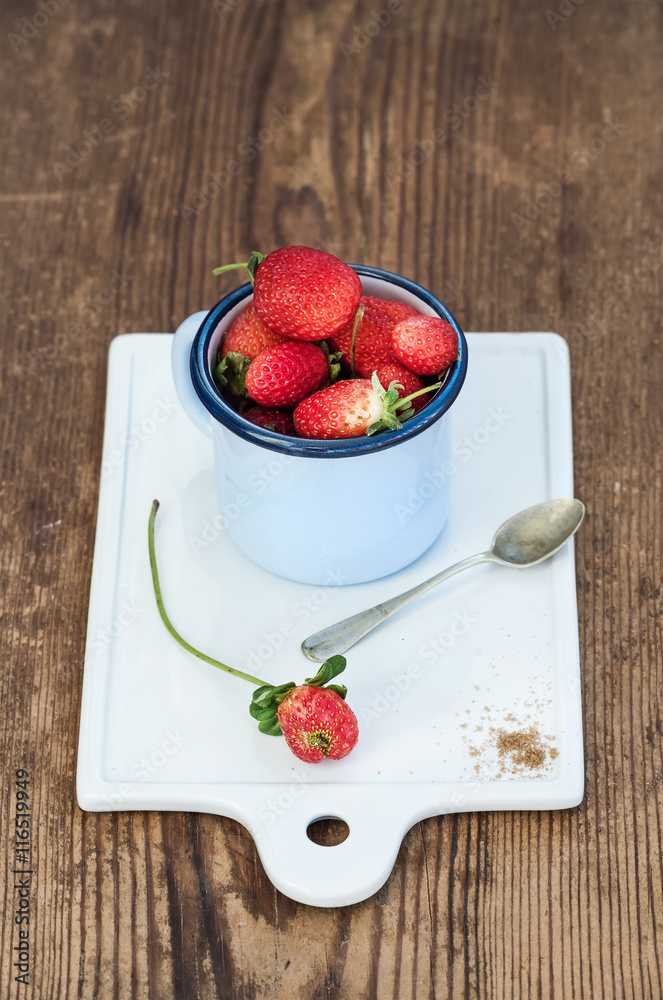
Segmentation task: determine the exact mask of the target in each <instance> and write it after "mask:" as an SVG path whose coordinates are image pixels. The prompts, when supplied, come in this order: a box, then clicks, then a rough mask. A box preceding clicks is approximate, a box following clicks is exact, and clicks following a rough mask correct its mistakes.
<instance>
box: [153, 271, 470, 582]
mask: <svg viewBox="0 0 663 1000" xmlns="http://www.w3.org/2000/svg"><path fill="white" fill-rule="evenodd" d="M353 266H354V265H353ZM354 270H355V271H356V272H357V274H358V275H359V277H360V279H361V283H362V286H363V291H364V294H366V295H376V296H379V297H380V298H383V299H396V300H398V301H400V302H406V303H407V304H408V305H410V306H413V307H414V308H415V309H417V310H418V311H419V312H421V313H423V314H424V315H427V316H441V317H442V318H443V319H445V320H446V321H447V322H448V323H450V324H451V325H452V326H453V327H454V329H455V330H456V332H457V333H458V341H459V354H458V358H457V360H456V361H455V362H454V363H453V364H452V365H451V366H450V368H449V369H448V370H447V372H446V373H445V379H444V384H443V386H442V388H441V389H439V390H438V391H437V392H436V393H435V395H434V396H433V398H432V399H431V401H430V402H429V403H428V405H427V406H425V407H424V409H422V410H420V411H419V412H418V413H416V414H415V415H414V416H413V417H411V418H410V419H409V420H406V421H405V422H404V424H403V426H402V427H401V429H400V430H396V431H386V432H380V433H378V434H375V435H374V436H372V437H360V438H350V439H347V440H338V441H317V440H308V439H305V438H296V437H290V436H286V435H284V434H278V433H276V432H275V431H270V430H267V429H266V428H263V427H258V426H257V425H255V424H252V423H250V422H249V421H248V420H244V418H243V417H241V416H240V415H239V414H238V413H236V412H235V410H233V409H232V407H231V406H230V405H229V404H228V403H227V402H226V401H225V400H224V398H223V396H222V395H221V394H220V392H219V390H218V388H217V387H216V385H215V382H214V379H213V376H212V372H213V371H214V368H215V365H216V359H217V352H218V348H219V344H220V342H221V340H222V338H223V335H224V333H225V331H226V330H227V329H228V328H229V327H230V325H231V324H232V322H233V320H234V319H235V317H236V316H237V315H238V314H239V313H240V312H241V311H242V310H243V309H244V308H245V307H246V306H247V305H248V303H249V302H250V301H251V299H252V294H253V289H252V286H251V285H250V284H246V285H242V287H241V288H237V289H236V290H235V291H233V292H231V293H230V294H229V295H226V296H225V297H224V298H223V299H221V301H220V302H218V303H217V304H216V305H215V306H214V308H213V309H211V310H210V312H208V313H202V312H201V313H196V314H194V315H193V316H189V318H188V319H186V320H185V321H184V322H183V323H182V324H181V326H180V327H179V328H178V330H177V331H176V333H175V337H174V340H173V352H172V365H173V377H174V380H175V387H176V389H177V394H178V396H179V399H180V402H181V403H182V406H183V407H184V409H185V411H186V412H187V414H188V415H189V417H190V418H191V420H192V421H193V422H194V423H195V424H196V426H197V427H198V428H199V429H200V430H201V431H202V432H203V433H204V434H206V435H207V436H208V437H209V438H211V441H212V448H213V453H214V467H215V476H216V483H217V492H218V499H219V503H220V505H221V510H228V509H231V510H233V511H235V512H237V516H235V517H233V519H232V520H230V521H229V523H228V525H227V528H226V531H227V532H228V535H229V536H230V538H231V539H232V541H233V542H234V543H235V545H236V546H237V548H238V549H240V551H241V552H243V553H244V555H246V556H248V557H249V558H250V559H252V560H253V561H254V562H255V563H257V564H258V565H259V566H262V567H263V568H264V569H267V570H269V571H270V572H272V573H276V574H277V575H278V576H282V577H286V578H287V579H289V580H297V581H300V582H303V583H311V584H317V585H320V584H323V585H326V586H330V585H337V584H338V585H346V584H354V583H365V582H367V581H369V580H376V579H378V578H379V577H383V576H387V575H388V574H389V573H394V572H396V571H397V570H399V569H403V567H405V566H407V565H409V563H411V562H413V561H414V560H415V559H417V558H418V557H419V556H420V555H421V554H422V553H423V552H425V551H426V549H428V548H429V547H430V546H431V545H432V544H433V542H434V541H435V539H436V538H437V537H438V535H439V534H440V532H441V531H442V529H443V528H444V525H445V522H446V520H447V517H448V513H449V488H450V472H451V467H452V463H451V435H450V414H449V412H448V411H449V408H450V407H451V405H452V403H453V402H454V400H455V399H456V398H457V396H458V393H459V392H460V390H461V387H462V385H463V382H464V380H465V374H466V371H467V342H466V340H465V336H464V334H463V331H462V330H461V329H460V327H459V325H458V323H457V322H456V320H455V319H454V317H453V316H452V315H451V313H450V312H449V310H448V309H447V308H446V306H444V305H443V304H442V302H440V301H439V300H438V299H437V298H435V296H434V295H432V294H431V292H429V291H427V290H426V289H425V288H422V287H421V286H420V285H417V284H415V283H414V282H413V281H409V280H408V279H407V278H403V277H400V276H399V275H397V274H391V273H390V272H388V271H381V270H378V269H377V268H373V267H364V266H363V265H356V266H354ZM230 505H232V506H230ZM226 520H229V519H226Z"/></svg>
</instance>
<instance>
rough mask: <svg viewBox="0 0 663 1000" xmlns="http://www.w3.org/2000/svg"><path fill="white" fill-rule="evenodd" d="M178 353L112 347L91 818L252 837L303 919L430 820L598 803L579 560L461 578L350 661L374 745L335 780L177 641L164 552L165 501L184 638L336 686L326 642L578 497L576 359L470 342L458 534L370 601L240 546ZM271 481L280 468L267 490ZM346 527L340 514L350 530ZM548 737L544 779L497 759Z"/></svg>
mask: <svg viewBox="0 0 663 1000" xmlns="http://www.w3.org/2000/svg"><path fill="white" fill-rule="evenodd" d="M171 341H172V337H171V335H169V334H130V335H127V336H123V337H118V338H116V339H115V340H114V341H113V344H112V346H111V351H110V363H109V374H108V398H107V408H106V431H105V438H104V453H103V464H102V475H101V492H100V496H99V513H98V523H97V536H96V547H95V555H94V566H93V574H92V585H91V593H90V610H89V621H88V642H87V650H86V658H85V671H84V682H83V704H82V714H81V730H80V743H79V757H78V801H79V803H80V805H81V807H82V808H83V809H90V810H113V809H160V810H186V811H198V812H209V813H216V814H219V815H224V816H231V817H233V818H235V819H236V820H238V821H239V822H241V823H243V824H244V825H245V826H246V827H247V828H248V829H249V830H250V831H251V833H252V835H253V836H254V837H255V840H256V843H257V846H258V850H259V852H260V857H261V860H262V862H263V865H264V867H265V870H266V872H267V874H268V876H269V878H270V879H271V880H272V882H273V883H274V885H276V886H277V888H279V889H280V890H281V891H282V892H284V893H286V895H288V896H291V897H292V898H293V899H296V900H299V901H301V902H304V903H308V904H312V905H317V906H342V905H346V904H349V903H355V902H358V901H359V900H361V899H364V898H366V897H367V896H369V895H371V894H372V893H374V892H375V891H376V890H377V889H378V888H379V887H380V886H381V885H382V884H383V883H384V881H385V880H386V879H387V877H388V876H389V873H390V871H391V869H392V866H393V864H394V860H395V858H396V854H397V852H398V849H399V846H400V844H401V841H402V838H403V836H404V835H405V833H406V832H407V830H408V829H409V828H410V827H411V826H412V825H413V824H414V823H415V822H417V821H418V820H420V819H423V818H425V817H427V816H435V815H439V814H443V813H450V812H461V811H463V812H465V811H470V810H486V809H561V808H566V807H570V806H574V805H577V804H578V803H579V802H580V800H581V798H582V795H583V753H582V733H581V704H580V675H579V655H578V626H577V613H576V589H575V575H574V562H573V547H572V543H570V544H569V545H567V546H566V547H565V548H564V549H562V550H561V551H560V552H559V553H558V554H557V555H555V556H554V557H553V558H552V559H551V560H549V561H548V562H546V563H543V564H541V565H539V566H536V567H534V568H532V569H527V570H511V569H505V568H501V567H497V566H494V565H484V566H480V567H478V568H475V569H471V570H469V571H467V572H465V573H463V574H461V575H460V576H457V577H454V578H453V579H452V580H449V581H448V582H446V583H444V584H442V585H441V586H440V587H438V588H436V589H434V590H433V591H431V592H430V593H429V594H427V595H425V596H424V597H422V598H420V599H419V600H418V601H416V602H415V603H413V604H412V605H410V606H409V607H408V608H406V609H404V610H403V611H401V612H400V613H399V614H397V615H394V617H393V618H391V619H390V620H389V621H388V622H386V623H385V624H384V625H383V626H381V627H380V628H378V629H376V630H375V631H374V632H373V633H372V634H371V635H370V636H368V637H366V638H365V639H364V640H363V641H362V642H361V643H359V644H358V645H357V646H356V647H354V648H353V649H351V650H350V651H349V652H348V654H347V655H348V666H347V669H346V672H345V674H344V676H343V678H342V679H343V680H344V682H345V683H346V684H347V686H348V703H349V704H350V705H351V706H352V708H353V709H354V711H355V713H356V714H357V717H358V720H359V727H360V739H359V743H358V745H357V747H356V748H355V749H354V750H353V751H352V753H351V754H350V755H349V756H348V757H346V758H345V759H344V760H342V761H325V762H324V763H322V764H317V765H310V764H308V765H306V764H303V763H302V762H300V761H299V760H297V759H296V758H295V757H293V756H292V754H291V753H290V751H289V750H288V748H287V746H286V744H285V741H284V740H282V739H279V738H274V737H267V736H263V735H261V734H260V733H259V732H258V729H257V725H256V723H255V722H254V720H253V719H251V717H250V716H249V713H248V704H249V701H250V698H251V692H252V687H251V686H250V685H249V684H247V683H245V682H244V681H241V680H238V679H237V678H234V677H232V676H229V675H228V674H224V673H222V672H221V671H219V670H217V669H215V668H214V667H211V666H209V665H207V664H205V663H204V662H202V661H199V660H197V659H195V658H194V657H192V656H190V655H189V654H187V653H186V652H184V650H182V649H181V648H180V647H179V646H178V645H177V644H176V643H175V642H174V640H173V639H172V638H171V637H170V635H169V634H168V633H167V631H166V630H165V628H164V626H163V624H162V623H161V621H160V619H159V616H158V612H157V608H156V605H155V602H154V597H153V592H152V584H151V578H150V570H149V562H148V552H147V522H148V517H149V513H150V507H151V504H152V500H153V499H154V498H155V497H156V498H158V499H159V500H160V501H161V509H160V511H159V517H158V521H157V534H156V545H157V553H158V558H159V562H160V570H161V576H162V588H163V592H164V600H165V603H166V607H167V609H168V611H169V613H170V615H171V617H172V619H173V622H174V624H175V625H176V627H177V628H178V629H179V630H180V632H181V633H183V635H184V636H185V638H187V639H188V640H189V641H190V642H192V643H193V644H194V645H196V646H198V648H200V649H202V650H204V651H205V652H207V653H208V654H209V655H211V656H214V657H217V658H218V659H221V660H223V661H224V662H226V663H230V664H232V665H235V666H237V667H240V668H241V669H244V670H247V671H248V672H249V673H252V674H256V675H257V676H259V677H262V678H264V679H265V680H266V681H268V682H270V683H271V682H273V683H282V682H284V681H290V680H293V681H297V682H301V681H303V679H304V677H307V676H311V675H312V674H313V673H315V670H316V668H315V666H314V665H313V664H311V663H309V661H308V660H306V659H305V658H304V656H303V654H302V653H301V651H300V649H299V645H300V642H301V641H302V640H303V639H304V638H306V637H307V636H308V635H310V634H311V633H312V632H315V631H318V630H319V629H320V628H322V627H323V626H325V625H328V624H331V623H332V622H335V621H338V620H339V619H341V618H344V617H346V616H347V615H349V614H351V613H354V612H356V611H359V610H362V609H363V608H366V607H369V606H371V605H373V604H376V603H378V602H379V601H381V600H385V599H386V598H389V597H392V596H393V595H395V594H397V593H400V592H401V591H404V590H406V589H407V588H409V587H411V586H413V585H414V584H415V583H418V582H420V581H421V580H424V579H426V578H427V577H429V576H432V575H433V574H434V573H435V572H437V571H439V570H441V569H443V568H444V567H446V566H448V565H450V564H451V563H453V562H456V561H457V560H458V559H460V558H462V557H464V556H468V555H471V554H473V553H475V552H480V551H483V550H484V549H486V548H488V546H489V545H490V541H491V538H492V535H493V533H494V531H495V529H496V528H497V527H498V526H499V525H500V524H501V523H502V521H504V520H505V519H506V518H507V517H509V516H511V515H512V514H514V513H516V512H517V511H519V510H521V509H522V508H524V507H528V506H530V505H531V504H534V503H537V502H539V501H541V500H547V499H552V498H555V497H570V496H573V472H572V444H571V398H570V380H569V359H568V352H567V348H566V345H565V343H564V341H563V340H562V339H561V338H560V337H558V336H556V335H555V334H539V333H537V334H534V333H533V334H471V335H469V337H468V341H469V347H470V362H469V372H468V376H467V381H466V384H465V386H464V388H463V390H462V392H461V394H460V397H459V399H458V401H457V402H456V403H455V405H454V407H453V409H452V413H453V435H452V438H453V442H454V444H453V461H452V465H451V467H450V468H449V469H448V474H449V475H450V476H452V477H453V484H452V486H453V489H452V503H451V515H450V519H449V522H448V525H447V527H446V529H445V531H444V533H443V535H442V537H441V538H439V539H438V541H437V542H436V543H435V545H434V546H433V547H432V548H431V549H430V550H429V551H428V552H427V553H425V555H423V556H422V557H421V558H420V559H418V560H417V561H416V562H415V563H413V564H412V565H411V566H409V567H408V568H407V569H405V570H402V571H401V572H399V573H397V574H394V575H393V576H391V577H387V578H384V579H382V580H378V581H375V582H372V583H367V584H362V585H357V586H350V587H334V586H329V587H311V586H307V585H305V584H298V583H292V582H289V581H287V580H283V579H281V578H279V577H276V576H273V575H271V574H270V573H268V572H266V571H264V570H261V569H259V568H258V567H256V566H255V565H254V564H252V563H251V562H249V561H248V560H247V559H246V558H245V557H244V556H242V555H241V554H240V553H239V552H238V551H237V550H236V549H235V547H234V546H233V544H232V542H230V540H229V539H228V537H227V535H226V532H225V531H224V519H223V517H222V516H220V514H219V511H218V507H217V503H216V498H215V494H214V485H213V482H214V480H213V473H212V454H211V445H210V443H209V441H208V440H207V439H206V438H205V437H204V436H203V435H202V434H201V433H200V432H199V431H197V430H196V429H195V428H194V426H193V425H192V424H191V423H190V422H189V420H188V419H187V417H186V416H185V414H184V412H183V411H182V410H181V408H180V406H179V404H178V403H177V401H176V397H175V390H174V388H173V383H172V379H171V373H170V347H171ZM268 457H269V459H271V458H275V459H277V458H278V456H276V455H275V454H274V453H270V455H269V456H268ZM270 469H271V471H270ZM273 474H277V473H276V469H275V468H271V467H270V465H269V462H268V463H267V464H266V469H265V475H266V476H269V475H273ZM425 492H426V494H427V495H426V496H424V497H419V498H418V499H417V498H416V497H415V498H413V503H417V502H419V500H420V501H421V502H425V503H434V502H435V495H434V491H433V493H432V495H428V493H429V492H430V491H425ZM233 516H236V512H234V511H226V512H225V517H226V518H228V517H233ZM239 516H241V513H240V515H239ZM343 516H344V514H343V498H342V497H339V518H338V521H339V530H342V523H343ZM404 516H407V515H404ZM321 530H323V531H328V530H330V526H329V525H321ZM528 730H531V731H532V733H533V736H534V739H535V742H536V746H538V748H539V751H540V753H539V758H538V759H539V760H541V756H542V755H541V751H542V754H543V759H542V762H541V763H537V766H532V765H531V761H532V760H535V761H536V760H537V758H531V757H530V758H527V759H526V761H525V762H524V763H523V762H522V761H521V764H520V765H519V764H518V758H517V757H516V756H514V753H513V752H511V751H510V750H509V749H508V748H509V746H510V744H509V742H508V740H509V737H507V741H506V743H505V744H501V743H500V734H502V736H504V734H511V733H514V732H515V733H522V732H524V731H528ZM498 744H499V746H502V755H501V756H500V754H499V752H498V750H499V746H498ZM505 747H506V749H505ZM528 761H529V762H530V763H528ZM328 816H333V817H339V818H340V819H343V820H345V822H346V823H347V824H348V826H349V828H350V833H349V836H348V837H347V839H346V840H345V841H344V842H343V843H342V844H339V845H338V846H336V847H321V846H319V845H317V844H315V843H313V842H312V841H311V840H310V839H309V838H308V836H307V832H306V831H307V827H308V826H309V824H310V823H311V822H312V821H313V820H316V819H319V818H321V817H328Z"/></svg>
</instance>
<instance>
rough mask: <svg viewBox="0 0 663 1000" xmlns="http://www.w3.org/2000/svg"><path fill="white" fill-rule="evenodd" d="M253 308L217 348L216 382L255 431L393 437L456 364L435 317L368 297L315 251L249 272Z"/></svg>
mask: <svg viewBox="0 0 663 1000" xmlns="http://www.w3.org/2000/svg"><path fill="white" fill-rule="evenodd" d="M237 267H245V268H246V269H247V271H248V274H249V277H250V278H251V281H252V282H253V301H252V303H251V304H250V305H248V306H247V307H246V308H245V309H244V310H243V312H241V313H240V315H239V316H237V318H236V319H235V321H234V322H233V324H232V326H231V327H230V329H229V330H228V331H227V333H226V334H225V337H224V338H223V341H222V343H221V346H220V349H219V358H218V364H217V366H216V369H215V372H214V377H215V380H216V382H217V385H218V386H219V388H220V389H221V390H222V392H223V395H224V397H225V398H226V400H227V401H228V402H230V403H231V405H233V406H234V408H235V409H236V410H238V411H239V412H240V413H241V414H242V416H243V417H244V418H245V419H246V420H249V421H251V422H252V423H254V424H258V425H259V426H261V427H265V428H268V429H269V430H272V431H276V432H278V433H281V434H290V435H294V436H299V437H303V438H351V437H359V436H361V435H364V434H366V435H371V434H374V433H376V432H377V431H381V430H395V429H398V428H399V427H401V426H402V421H403V420H407V419H408V418H409V417H411V416H413V414H414V413H416V412H417V411H418V410H420V409H421V408H423V407H424V406H426V404H427V403H428V401H429V399H430V398H431V397H430V393H432V392H434V391H435V390H436V389H437V388H439V386H440V384H441V383H440V381H439V377H440V375H441V374H442V373H443V372H444V370H445V369H446V368H448V367H449V365H450V364H452V362H453V361H455V359H456V357H457V356H458V336H457V334H456V331H455V330H454V328H453V327H452V326H451V325H450V324H449V323H447V322H446V321H445V320H443V319H440V318H439V317H434V318H433V317H429V316H423V315H422V314H421V313H419V312H417V311H416V310H415V309H413V308H412V307H411V306H408V305H406V304H405V303H403V302H396V301H392V300H386V299H380V298H377V297H376V296H374V295H362V286H361V282H360V280H359V277H358V275H357V274H356V272H355V271H354V270H353V269H352V268H351V267H349V266H348V265H347V264H344V263H343V261H340V260H339V259H338V258H337V257H334V256H332V255H331V254H328V253H324V252H323V251H321V250H314V249H312V248H311V247H299V246H291V247H283V248H281V249H280V250H274V251H273V252H272V253H270V254H268V255H267V256H266V257H263V256H262V254H259V253H253V254H252V255H251V258H250V260H249V261H248V262H247V263H245V264H229V265H225V266H224V267H220V268H217V269H216V270H215V272H214V273H215V274H219V273H221V272H222V271H227V270H230V269H233V268H237Z"/></svg>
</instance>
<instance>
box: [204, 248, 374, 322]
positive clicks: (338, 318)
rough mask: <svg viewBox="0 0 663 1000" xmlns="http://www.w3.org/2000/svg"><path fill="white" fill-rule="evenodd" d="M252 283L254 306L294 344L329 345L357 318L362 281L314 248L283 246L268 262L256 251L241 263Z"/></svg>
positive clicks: (221, 268) (225, 269)
mask: <svg viewBox="0 0 663 1000" xmlns="http://www.w3.org/2000/svg"><path fill="white" fill-rule="evenodd" d="M238 267H245V268H246V270H247V272H248V274H249V277H250V279H251V281H252V282H253V304H254V306H255V308H256V312H257V313H258V315H259V316H260V318H261V319H262V320H263V322H264V323H266V324H267V326H268V327H269V329H270V330H273V331H274V332H275V333H279V334H281V336H283V337H291V338H293V339H294V340H309V341H313V340H324V339H325V338H326V337H330V336H331V335H332V334H334V333H337V332H338V330H340V329H341V327H343V326H345V324H346V323H349V322H350V320H351V319H352V317H353V316H354V314H355V312H356V310H357V306H358V305H359V299H360V298H361V281H360V280H359V276H358V275H357V273H356V272H355V271H353V269H352V268H351V267H350V266H349V265H348V264H344V263H343V261H342V260H339V259H338V257H334V256H333V255H332V254H330V253H325V252H324V251H323V250H314V249H313V247H300V246H291V247H281V249H279V250H273V251H272V253H269V254H267V256H266V257H264V256H263V255H262V254H261V253H258V252H257V251H255V250H254V252H253V253H252V254H251V256H250V258H249V260H248V261H247V262H246V263H242V264H226V265H224V266H223V267H217V268H216V269H215V270H214V274H221V272H222V271H229V270H232V269H233V268H238Z"/></svg>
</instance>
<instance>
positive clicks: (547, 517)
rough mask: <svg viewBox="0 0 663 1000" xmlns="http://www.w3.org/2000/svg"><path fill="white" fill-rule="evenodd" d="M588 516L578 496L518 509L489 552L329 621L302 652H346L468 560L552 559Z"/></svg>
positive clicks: (313, 655) (320, 657)
mask: <svg viewBox="0 0 663 1000" xmlns="http://www.w3.org/2000/svg"><path fill="white" fill-rule="evenodd" d="M584 516H585V505H584V504H583V503H582V502H581V501H580V500H574V499H564V500H546V501H544V503H538V504H536V505H535V506H534V507H527V509H526V510H521V511H520V513H518V514H514V515H513V517H510V518H509V520H508V521H505V522H504V524H502V525H501V526H500V527H499V528H498V529H497V531H496V532H495V537H494V538H493V542H492V545H491V547H490V548H489V549H488V551H487V552H480V553H479V554H478V555H476V556H468V558H467V559H461V561H460V562H457V563H455V564H454V565H453V566H450V567H449V569H445V570H443V571H442V572H441V573H437V574H436V575H435V576H432V577H431V578H430V579H429V580H424V582H423V583H420V584H419V585H418V586H417V587H412V589H411V590H407V591H406V592H405V593H404V594H399V595H398V596H397V597H392V598H391V600H389V601H384V602H383V603H382V604H377V605H376V606H375V607H373V608H368V609H367V610H366V611H360V612H359V614H358V615H352V617H351V618H345V619H344V620H343V621H342V622H337V623H336V624H335V625H328V626H327V628H323V629H322V630H321V631H320V632H316V633H315V635H311V636H309V637H308V639H304V642H303V643H302V652H303V653H304V655H305V656H307V657H308V658H309V660H313V661H315V662H316V663H321V662H323V661H324V660H326V659H327V658H328V657H330V656H334V655H336V654H337V653H344V652H345V651H346V649H350V647H351V646H354V644H355V643H356V642H359V640H360V639H361V638H363V637H364V636H365V635H366V634H367V633H368V632H370V631H371V630H372V629H374V628H375V627H376V626H377V625H379V624H380V623H381V622H383V621H384V620H385V618H389V617H390V615H393V614H394V612H396V611H399V610H400V609H401V608H402V607H403V606H404V605H405V604H409V602H410V601H413V600H414V599H415V597H419V596H420V595H421V594H425V593H426V591H428V590H430V589H431V588H432V587H435V586H437V584H438V583H442V581H443V580H447V579H448V578H449V577H450V576H454V575H455V574H456V573H460V572H461V571H462V570H464V569H469V567H470V566H476V565H478V564H479V563H483V562H492V563H498V564H499V565H500V566H512V567H517V568H520V569H525V568H526V567H528V566H535V565H536V564H537V563H540V562H543V560H544V559H549V558H550V556H552V555H554V554H555V552H558V551H559V549H561V547H562V546H563V545H565V544H566V542H568V540H569V538H571V537H572V536H573V535H575V533H576V531H577V530H578V528H579V527H580V525H581V524H582V520H583V518H584Z"/></svg>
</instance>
